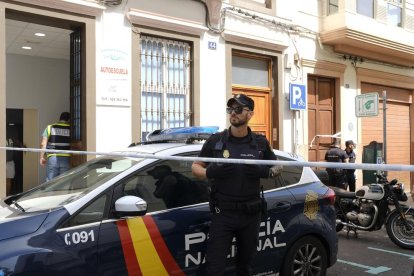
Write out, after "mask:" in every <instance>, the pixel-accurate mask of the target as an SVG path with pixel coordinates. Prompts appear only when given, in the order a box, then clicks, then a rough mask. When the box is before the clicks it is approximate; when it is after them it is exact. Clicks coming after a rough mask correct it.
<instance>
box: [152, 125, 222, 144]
mask: <svg viewBox="0 0 414 276" xmlns="http://www.w3.org/2000/svg"><path fill="white" fill-rule="evenodd" d="M218 129H219V127H218V126H205V127H202V126H194V127H177V128H167V129H157V130H154V131H152V132H150V133H148V135H147V137H146V138H147V142H154V141H183V140H205V139H207V138H208V137H210V135H211V134H213V133H216V132H217V131H218Z"/></svg>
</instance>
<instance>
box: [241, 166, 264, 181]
mask: <svg viewBox="0 0 414 276" xmlns="http://www.w3.org/2000/svg"><path fill="white" fill-rule="evenodd" d="M269 170H270V168H269V166H266V165H250V164H249V165H247V164H246V165H243V171H244V172H245V174H246V176H247V177H248V178H268V177H269Z"/></svg>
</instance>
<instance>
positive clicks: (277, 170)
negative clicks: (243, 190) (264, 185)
mask: <svg viewBox="0 0 414 276" xmlns="http://www.w3.org/2000/svg"><path fill="white" fill-rule="evenodd" d="M282 171H283V166H280V165H274V166H272V167H270V174H269V175H270V177H276V176H279V175H280V174H281V173H282Z"/></svg>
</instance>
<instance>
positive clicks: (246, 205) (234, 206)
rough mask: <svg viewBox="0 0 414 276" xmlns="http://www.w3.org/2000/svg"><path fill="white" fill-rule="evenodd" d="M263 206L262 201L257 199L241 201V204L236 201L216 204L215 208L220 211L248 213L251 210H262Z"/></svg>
mask: <svg viewBox="0 0 414 276" xmlns="http://www.w3.org/2000/svg"><path fill="white" fill-rule="evenodd" d="M261 204H262V199H261V198H257V199H253V200H247V201H241V202H236V201H221V202H215V204H214V207H216V208H219V209H220V210H233V211H236V210H242V211H246V210H251V209H252V208H253V209H257V210H260V206H261ZM252 211H253V210H252Z"/></svg>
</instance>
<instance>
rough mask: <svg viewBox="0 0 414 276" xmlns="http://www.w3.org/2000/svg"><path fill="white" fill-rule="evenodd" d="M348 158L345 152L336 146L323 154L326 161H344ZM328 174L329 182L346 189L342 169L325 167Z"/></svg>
mask: <svg viewBox="0 0 414 276" xmlns="http://www.w3.org/2000/svg"><path fill="white" fill-rule="evenodd" d="M347 158H348V155H347V154H346V152H345V151H344V150H342V149H340V148H338V147H333V148H331V149H329V150H328V151H327V152H326V154H325V160H326V161H327V162H345V160H346V159H347ZM326 171H327V172H328V176H329V184H330V185H333V186H335V187H338V188H342V189H346V187H345V186H346V182H345V175H344V170H343V169H340V168H326Z"/></svg>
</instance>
